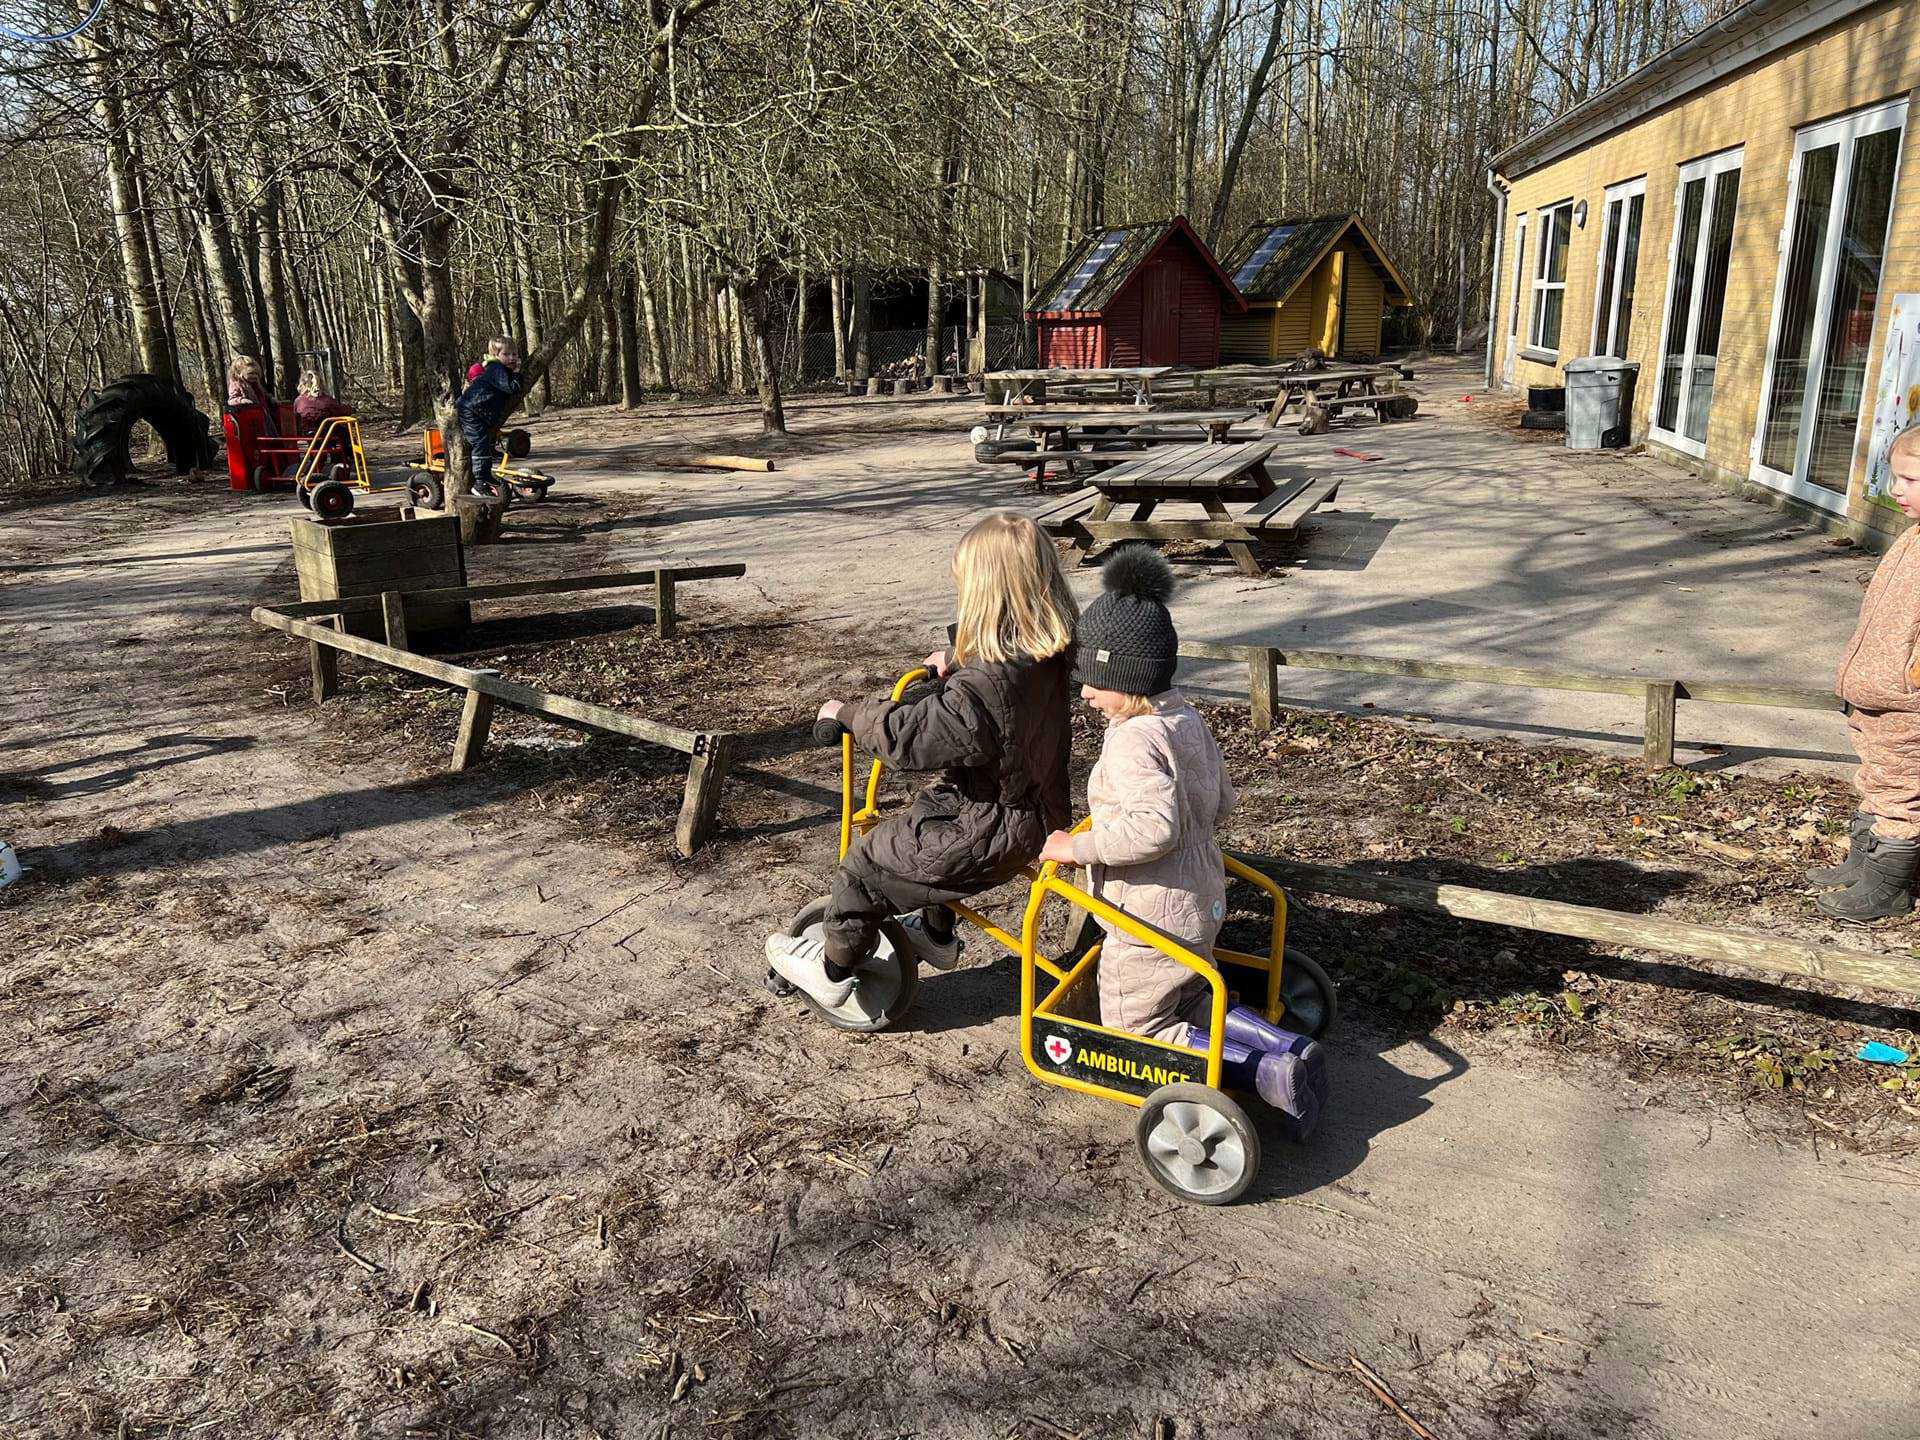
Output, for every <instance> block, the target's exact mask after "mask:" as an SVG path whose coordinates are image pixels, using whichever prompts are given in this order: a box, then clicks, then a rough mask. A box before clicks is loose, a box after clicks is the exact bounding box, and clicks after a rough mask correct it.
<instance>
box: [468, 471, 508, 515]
mask: <svg viewBox="0 0 1920 1440" xmlns="http://www.w3.org/2000/svg"><path fill="white" fill-rule="evenodd" d="M473 493H474V494H475V495H477V496H479V497H480V498H481V499H482V500H492V501H495V502H497V503H498V504H499V506H500V508H501V509H503V510H504V509H507V508H508V507H509V506H511V505H512V504H513V485H512V483H511V482H509V481H508V480H506V479H504V478H503V477H501V476H499V475H495V476H493V477H492V478H491V479H489V480H486V481H484V482H483V481H479V480H476V481H474V483H473Z"/></svg>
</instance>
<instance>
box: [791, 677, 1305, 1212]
mask: <svg viewBox="0 0 1920 1440" xmlns="http://www.w3.org/2000/svg"><path fill="white" fill-rule="evenodd" d="M928 673H929V672H927V671H926V670H924V669H918V670H911V671H909V672H907V674H905V675H903V676H902V677H901V678H900V681H899V683H898V684H896V685H895V686H894V688H893V698H894V699H895V700H896V701H898V700H901V699H902V698H904V697H905V695H906V694H907V691H908V689H909V687H911V686H913V685H914V684H916V683H918V682H919V681H921V680H924V679H926V678H927V676H928ZM836 735H837V736H838V738H839V740H840V757H841V782H840V855H841V856H842V858H844V857H845V855H846V853H847V850H848V848H849V847H850V846H851V845H852V844H853V838H854V834H855V832H859V833H860V834H865V833H866V832H867V830H869V829H870V828H871V827H872V826H873V825H875V824H876V823H878V822H879V821H880V820H881V819H882V818H883V815H882V809H881V803H880V781H881V776H882V774H883V773H884V770H885V766H884V765H883V763H882V762H881V761H879V760H877V759H876V760H874V761H873V763H872V768H871V769H870V770H869V772H868V775H867V785H866V793H865V797H864V802H863V803H862V804H861V806H860V808H859V809H858V810H856V809H855V808H854V753H853V736H852V735H851V734H850V733H848V732H847V731H846V729H845V728H844V727H842V726H840V725H838V724H837V723H835V722H833V721H826V720H823V721H821V722H819V723H818V724H817V725H816V726H815V736H816V738H817V739H819V740H820V741H821V743H823V744H830V743H832V741H833V739H834V738H835V736H836ZM1089 823H1090V822H1088V821H1084V820H1083V821H1081V822H1080V826H1079V827H1078V828H1082V829H1084V828H1085V827H1086V826H1087V825H1088V824H1089ZM1226 868H1227V873H1228V876H1229V878H1231V879H1239V880H1243V881H1245V882H1247V883H1248V884H1250V885H1252V886H1254V887H1255V888H1256V889H1258V890H1260V891H1262V892H1263V893H1264V894H1265V895H1266V896H1267V897H1268V899H1269V901H1270V903H1271V907H1272V920H1271V926H1270V929H1269V932H1268V940H1267V953H1266V954H1265V955H1249V954H1244V953H1242V952H1240V951H1235V950H1227V949H1223V948H1220V947H1215V950H1214V958H1215V960H1216V961H1217V962H1218V965H1219V968H1217V969H1216V968H1215V966H1214V965H1210V964H1208V963H1207V961H1206V960H1204V959H1202V958H1201V957H1200V956H1199V955H1196V954H1194V953H1193V952H1192V951H1191V950H1189V949H1187V948H1186V947H1185V946H1183V945H1181V944H1180V943H1179V942H1177V941H1175V940H1172V939H1169V938H1168V937H1167V936H1165V935H1162V934H1161V933H1160V932H1158V931H1157V930H1154V929H1152V928H1151V927H1149V926H1147V925H1145V924H1143V923H1141V922H1140V921H1138V920H1136V919H1135V918H1134V917H1133V916H1131V915H1129V914H1127V913H1126V912H1125V911H1122V910H1118V909H1116V908H1114V907H1113V906H1112V905H1109V904H1107V903H1106V902H1105V901H1104V900H1101V899H1100V898H1099V897H1098V896H1095V895H1092V894H1090V893H1088V892H1087V891H1085V890H1083V889H1081V888H1080V887H1079V886H1077V885H1074V884H1072V883H1071V882H1070V881H1067V880H1064V879H1062V878H1061V877H1060V875H1059V873H1058V870H1059V867H1058V866H1057V865H1055V864H1054V863H1052V862H1048V863H1046V864H1044V865H1039V866H1028V867H1027V872H1026V873H1027V875H1028V876H1029V877H1030V879H1031V881H1032V884H1031V886H1030V887H1029V889H1028V891H1027V903H1026V909H1025V913H1024V916H1023V918H1022V921H1021V927H1020V933H1019V934H1018V935H1015V934H1013V933H1012V932H1010V931H1009V930H1007V929H1005V928H1003V927H1002V926H1000V925H997V924H995V923H994V922H993V921H992V920H991V919H989V918H988V917H987V916H986V915H983V914H982V913H980V912H979V911H977V910H975V909H974V908H972V907H971V906H968V905H962V904H955V905H953V906H952V907H951V908H952V909H953V911H954V913H955V914H956V915H957V916H958V917H959V918H960V919H962V920H965V921H966V922H967V923H968V924H969V925H971V926H973V927H974V928H975V929H977V930H979V931H980V932H981V933H982V934H984V935H986V936H987V937H988V938H989V939H991V940H993V941H994V942H995V943H996V944H998V945H999V946H1000V947H1001V948H1002V949H1004V950H1006V951H1007V952H1008V953H1009V954H1012V955H1014V956H1016V957H1017V958H1018V959H1019V961H1020V1053H1021V1056H1022V1058H1023V1059H1024V1060H1025V1061H1026V1065H1027V1069H1029V1070H1030V1071H1032V1072H1033V1074H1034V1076H1035V1077H1036V1078H1037V1079H1040V1080H1042V1081H1044V1082H1045V1083H1047V1084H1049V1085H1060V1086H1064V1087H1065V1088H1067V1089H1069V1090H1077V1091H1079V1092H1081V1093H1082V1094H1085V1095H1098V1096H1100V1097H1102V1098H1103V1099H1107V1100H1118V1101H1119V1102H1120V1103H1122V1104H1123V1105H1133V1106H1136V1107H1138V1109H1139V1111H1140V1114H1139V1117H1138V1119H1137V1120H1136V1122H1135V1124H1134V1142H1135V1145H1136V1147H1137V1148H1138V1150H1139V1153H1140V1160H1141V1163H1142V1164H1144V1165H1145V1166H1146V1168H1147V1173H1148V1174H1149V1175H1150V1176H1151V1177H1152V1178H1153V1181H1154V1183H1155V1184H1157V1185H1159V1186H1160V1188H1161V1189H1163V1190H1165V1191H1167V1192H1168V1193H1169V1194H1172V1195H1175V1196H1177V1197H1179V1198H1180V1199H1182V1200H1188V1201H1192V1202H1193V1203H1195V1204H1200V1205H1224V1204H1227V1203H1229V1202H1231V1201H1233V1200H1236V1199H1238V1198H1239V1197H1240V1195H1241V1194H1242V1193H1244V1192H1245V1190H1246V1188H1247V1186H1249V1185H1250V1184H1252V1183H1253V1178H1254V1176H1255V1174H1257V1173H1258V1171H1259V1168H1260V1134H1259V1131H1257V1130H1256V1129H1255V1128H1254V1125H1253V1122H1252V1121H1251V1120H1250V1119H1248V1117H1247V1112H1246V1110H1245V1109H1244V1108H1242V1105H1241V1103H1240V1101H1239V1100H1238V1099H1236V1098H1234V1096H1232V1095H1230V1094H1228V1093H1227V1092H1226V1091H1225V1090H1224V1089H1223V1088H1222V1086H1221V1083H1220V1081H1221V1067H1222V1065H1223V1063H1224V1059H1223V1055H1222V1050H1223V1045H1224V1037H1225V1033H1226V1025H1225V1020H1226V1014H1227V1009H1228V1006H1229V1004H1230V1001H1229V998H1228V988H1227V987H1228V973H1229V972H1232V973H1233V975H1234V978H1235V980H1236V981H1241V982H1243V985H1244V989H1243V996H1259V997H1260V998H1259V999H1258V1000H1255V999H1251V998H1247V999H1245V1000H1244V1003H1247V1004H1249V1005H1257V1006H1258V1007H1259V1009H1260V1011H1261V1013H1262V1014H1263V1015H1264V1016H1265V1018H1266V1019H1267V1020H1269V1021H1271V1022H1274V1023H1276V1024H1280V1023H1284V1024H1285V1025H1286V1027H1287V1028H1288V1029H1290V1030H1293V1031H1297V1032H1299V1033H1301V1034H1303V1035H1307V1036H1310V1037H1312V1038H1315V1039H1318V1038H1320V1037H1321V1036H1323V1035H1325V1034H1326V1033H1327V1032H1328V1031H1329V1030H1330V1029H1331V1028H1332V1027H1333V1024H1334V1022H1335V1020H1336V1019H1337V1018H1338V1015H1339V1002H1338V1000H1337V999H1336V997H1335V994H1334V988H1333V982H1332V981H1331V980H1329V979H1328V978H1327V974H1326V972H1325V971H1324V970H1322V969H1321V968H1320V966H1319V965H1317V964H1316V963H1315V962H1314V961H1313V959H1312V958H1311V957H1309V956H1308V955H1306V954H1304V953H1302V952H1301V951H1299V950H1292V951H1289V950H1288V949H1287V948H1286V933H1287V897H1286V894H1285V892H1284V891H1282V890H1281V889H1280V887H1279V886H1278V885H1276V884H1275V883H1274V882H1273V881H1272V880H1270V879H1268V878H1267V877H1266V876H1265V875H1262V874H1261V873H1260V872H1259V871H1257V870H1254V869H1252V868H1250V867H1248V866H1246V865H1242V864H1241V863H1240V862H1238V861H1237V860H1234V859H1232V858H1231V857H1229V858H1228V859H1227V862H1226ZM1052 900H1060V901H1064V902H1066V904H1067V905H1068V906H1071V907H1073V908H1075V909H1078V910H1081V911H1084V912H1085V913H1086V914H1087V915H1089V916H1092V917H1093V918H1094V919H1096V920H1100V921H1103V922H1105V923H1107V924H1110V925H1112V926H1113V927H1114V928H1116V929H1118V930H1120V931H1122V932H1124V933H1125V934H1127V935H1130V936H1132V937H1133V938H1134V939H1136V940H1139V941H1141V942H1142V943H1144V944H1147V945H1151V946H1153V947H1154V948H1155V949H1157V950H1159V951H1160V952H1161V953H1162V954H1163V955H1166V956H1169V957H1170V958H1172V959H1174V960H1177V961H1179V962H1180V963H1181V964H1182V965H1184V966H1186V967H1187V968H1188V969H1189V970H1192V971H1194V972H1195V973H1196V974H1198V975H1200V976H1202V977H1203V978H1204V979H1205V980H1206V981H1207V984H1208V986H1209V988H1210V990H1211V993H1212V1016H1211V1020H1210V1022H1209V1024H1208V1026H1207V1035H1208V1043H1207V1048H1206V1049H1204V1050H1197V1049H1191V1048H1188V1047H1187V1046H1184V1045H1172V1044H1168V1043H1166V1042H1165V1041H1160V1040H1150V1039H1148V1038H1146V1037H1145V1036H1143V1035H1134V1034H1130V1033H1128V1032H1127V1031H1124V1030H1115V1029H1112V1028H1111V1027H1109V1026H1106V1025H1102V1024H1100V1023H1099V1020H1098V1018H1097V1017H1098V1015H1099V1010H1100V1007H1099V1000H1098V996H1097V986H1096V979H1095V976H1096V971H1095V967H1096V966H1097V965H1098V963H1099V958H1100V942H1099V941H1098V940H1097V939H1096V940H1095V941H1094V943H1093V944H1092V945H1091V947H1090V948H1089V949H1087V950H1086V952H1085V953H1084V954H1082V955H1080V956H1079V957H1078V958H1077V959H1076V958H1074V957H1073V956H1072V955H1071V954H1069V955H1068V956H1066V957H1065V958H1063V959H1055V958H1053V957H1051V956H1047V955H1043V954H1041V953H1040V949H1039V940H1038V936H1039V930H1040V922H1041V917H1042V914H1043V912H1044V911H1045V910H1046V908H1047V905H1048V902H1049V901H1052ZM826 908H827V900H826V897H824V896H822V897H821V898H819V899H816V900H814V901H812V902H811V903H809V904H808V905H807V906H806V907H805V908H803V909H802V910H801V911H800V913H799V914H797V915H795V916H794V917H793V920H792V923H791V924H790V925H789V926H788V933H789V934H792V935H803V934H805V933H806V932H807V930H808V929H809V928H810V927H815V926H818V925H819V924H820V923H821V921H822V919H823V918H824V916H825V914H826ZM880 929H881V934H882V936H883V937H884V938H883V940H882V942H881V946H880V949H879V952H878V953H877V954H876V955H875V957H874V958H873V960H872V961H870V962H869V963H868V964H867V965H866V966H865V967H864V968H863V969H862V970H861V971H860V973H859V978H858V981H857V983H856V984H855V986H854V990H853V994H852V995H851V996H850V997H849V998H848V1000H847V1001H846V1003H845V1004H844V1005H841V1006H838V1007H836V1008H834V1009H827V1008H825V1007H823V1006H821V1005H819V1004H816V1003H815V1002H814V1001H813V1000H812V999H811V998H810V997H809V996H807V995H806V994H805V992H803V991H799V990H796V989H794V988H793V987H792V986H790V985H788V984H787V982H786V981H785V980H783V979H781V978H780V977H779V976H778V975H776V974H774V973H773V972H772V971H771V970H769V971H768V973H767V982H766V983H767V988H768V989H769V990H771V991H773V993H775V994H777V995H789V994H791V995H798V996H799V997H800V998H801V999H802V1000H803V1001H805V1002H806V1003H807V1005H808V1006H809V1007H810V1008H812V1009H814V1010H816V1011H818V1012H819V1013H820V1015H822V1016H823V1017H824V1018H825V1019H826V1020H827V1021H828V1022H829V1023H830V1024H833V1025H835V1026H838V1027H839V1028H840V1029H843V1030H857V1031H876V1030H885V1029H887V1028H888V1027H890V1026H892V1025H895V1024H897V1023H898V1022H899V1021H900V1020H901V1019H902V1018H903V1017H904V1016H905V1015H906V1014H907V1012H908V1010H910V1009H911V1008H912V1006H913V1000H914V995H915V992H916V991H917V989H918V986H919V962H918V961H917V960H916V959H915V957H914V951H913V947H912V945H911V944H910V943H909V942H908V940H907V937H906V934H905V932H904V931H903V930H902V929H901V928H900V925H899V923H898V922H897V921H893V920H889V921H887V922H885V923H884V924H882V925H881V927H880ZM1090 929H1091V927H1085V928H1083V929H1082V931H1081V936H1082V938H1083V939H1084V938H1086V936H1087V934H1088V931H1089V930H1090ZM1075 943H1076V945H1077V944H1078V943H1079V942H1075ZM1256 987H1257V988H1256ZM1262 992H1264V994H1262Z"/></svg>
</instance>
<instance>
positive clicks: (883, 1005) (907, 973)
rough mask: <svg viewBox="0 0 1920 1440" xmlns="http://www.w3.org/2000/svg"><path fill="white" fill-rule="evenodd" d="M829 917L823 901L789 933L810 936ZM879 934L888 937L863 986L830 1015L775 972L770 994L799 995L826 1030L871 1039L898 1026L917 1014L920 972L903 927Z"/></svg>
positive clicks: (885, 926) (888, 926)
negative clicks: (912, 1013)
mask: <svg viewBox="0 0 1920 1440" xmlns="http://www.w3.org/2000/svg"><path fill="white" fill-rule="evenodd" d="M826 913H827V899H826V896H824V895H823V896H821V897H820V898H819V899H818V900H815V901H813V902H812V903H811V904H809V905H808V906H807V907H806V908H805V909H803V910H802V911H801V912H800V913H799V914H798V915H796V916H794V917H793V922H792V923H791V924H790V925H788V926H787V933H788V934H789V935H804V934H806V933H807V931H808V930H809V929H814V928H817V927H818V926H819V924H820V922H821V921H822V920H823V919H825V918H826ZM880 933H881V935H882V936H883V937H884V939H883V941H882V943H881V947H880V953H879V954H878V955H876V956H875V957H874V958H873V960H872V961H871V962H870V963H869V964H867V965H866V966H864V967H862V969H861V971H860V979H859V983H858V984H856V985H855V986H854V987H853V994H852V996H851V997H849V998H848V1000H847V1002H846V1003H845V1004H844V1005H839V1006H836V1007H835V1008H833V1009H831V1010H829V1009H827V1008H826V1007H825V1006H822V1005H818V1004H815V1003H814V1001H813V1000H812V998H811V997H809V996H808V995H807V994H806V992H804V991H801V990H795V989H794V988H793V987H792V986H790V985H788V984H787V982H786V981H784V980H782V979H780V977H779V976H777V975H775V974H774V973H773V972H771V971H769V972H768V973H767V988H768V989H770V990H772V991H773V993H774V994H776V995H786V994H793V995H798V996H799V997H800V998H801V999H802V1000H804V1001H806V1003H807V1006H808V1008H809V1009H812V1010H816V1011H818V1012H819V1014H820V1015H821V1017H822V1018H823V1019H825V1020H826V1022H827V1023H828V1024H830V1025H833V1026H835V1027H836V1028H838V1029H841V1030H854V1031H858V1032H860V1033H862V1034H871V1033H872V1032H873V1031H876V1030H885V1029H888V1028H889V1027H891V1026H894V1025H897V1024H899V1023H900V1021H901V1020H903V1019H905V1018H906V1014H907V1012H908V1011H909V1010H911V1009H913V997H914V995H915V993H916V992H918V990H919V989H920V966H919V962H918V961H917V960H916V959H915V958H914V953H913V946H912V945H911V944H909V943H908V941H907V937H906V933H905V932H904V931H902V930H901V928H900V927H899V925H897V924H896V923H895V922H893V921H891V920H887V921H884V922H882V924H881V926H880Z"/></svg>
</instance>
